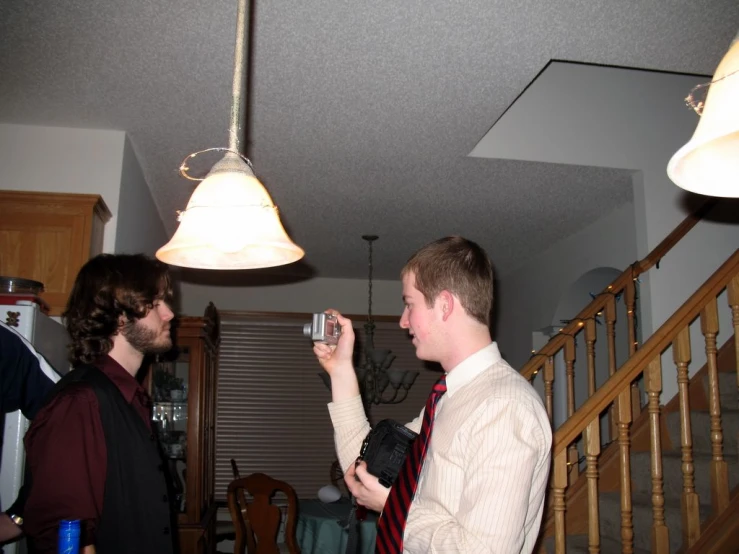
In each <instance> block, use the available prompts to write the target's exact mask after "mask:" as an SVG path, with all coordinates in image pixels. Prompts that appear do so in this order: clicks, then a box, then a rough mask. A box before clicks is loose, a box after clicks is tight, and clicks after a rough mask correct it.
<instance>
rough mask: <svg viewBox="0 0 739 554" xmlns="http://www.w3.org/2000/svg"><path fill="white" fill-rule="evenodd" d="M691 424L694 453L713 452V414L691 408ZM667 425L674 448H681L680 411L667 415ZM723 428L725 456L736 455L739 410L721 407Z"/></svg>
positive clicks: (738, 434)
mask: <svg viewBox="0 0 739 554" xmlns="http://www.w3.org/2000/svg"><path fill="white" fill-rule="evenodd" d="M690 425H691V428H692V429H691V430H692V433H693V453H694V454H697V453H700V452H702V453H705V454H711V415H710V414H709V413H708V412H707V411H704V410H691V412H690ZM665 426H666V427H667V433H668V435H669V436H670V440H671V441H672V446H673V449H674V450H677V451H679V450H680V413H679V412H672V413H669V414H667V415H666V416H665ZM721 428H722V432H723V439H724V456H727V455H732V456H735V455H737V453H738V452H739V451H738V450H737V439H738V438H739V410H732V409H729V408H723V407H722V408H721Z"/></svg>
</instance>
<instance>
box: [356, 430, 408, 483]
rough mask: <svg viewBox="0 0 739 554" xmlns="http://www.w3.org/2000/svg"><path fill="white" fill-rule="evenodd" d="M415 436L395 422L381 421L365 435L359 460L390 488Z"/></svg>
mask: <svg viewBox="0 0 739 554" xmlns="http://www.w3.org/2000/svg"><path fill="white" fill-rule="evenodd" d="M417 436H418V433H414V432H413V431H411V430H410V429H408V428H407V427H405V426H404V425H401V424H400V423H398V422H397V421H394V420H392V419H383V420H382V421H380V422H378V423H377V425H375V426H374V428H373V429H371V430H370V432H369V433H368V434H367V437H366V438H365V439H364V443H363V444H362V450H361V452H360V454H359V458H360V460H364V461H365V462H366V463H367V471H368V472H370V473H371V474H372V475H374V476H375V477H377V478H378V479H379V480H380V483H381V484H382V485H383V486H384V487H387V488H390V487H391V486H392V485H393V483H394V482H395V479H397V477H398V473H400V470H401V468H402V467H403V461H404V460H405V457H406V455H407V454H408V452H409V451H410V449H411V445H412V444H413V441H414V440H415V439H416V437H417Z"/></svg>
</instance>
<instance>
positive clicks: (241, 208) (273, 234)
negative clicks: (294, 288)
mask: <svg viewBox="0 0 739 554" xmlns="http://www.w3.org/2000/svg"><path fill="white" fill-rule="evenodd" d="M246 11H247V10H246V0H238V5H237V14H236V49H235V53H234V75H233V99H232V104H231V121H230V127H229V142H228V148H209V149H207V150H202V151H200V152H195V153H194V154H190V155H189V156H187V157H186V158H185V160H184V161H183V162H182V165H181V166H180V173H181V174H182V176H183V177H185V178H187V179H191V180H200V179H194V178H192V177H190V175H188V173H187V170H188V169H189V168H188V167H187V161H188V160H189V159H191V158H194V157H195V156H197V155H198V154H201V153H203V152H211V151H221V152H225V153H226V154H225V155H224V156H223V159H221V160H220V161H219V162H217V163H216V164H215V165H214V166H213V168H212V169H211V170H210V172H209V173H208V175H207V176H206V178H205V179H203V180H202V182H201V183H200V184H199V185H198V186H197V188H196V189H195V191H194V192H193V193H192V196H191V197H190V201H189V202H188V203H187V208H186V209H185V211H183V212H180V213H179V216H178V220H179V222H180V226H179V227H178V229H177V231H176V232H175V234H174V236H173V237H172V239H171V240H170V241H169V242H168V243H167V244H165V245H164V246H162V247H161V248H160V249H159V250H158V251H157V253H156V257H157V258H159V259H160V260H161V261H163V262H165V263H167V264H171V265H177V266H182V267H192V268H198V269H257V268H260V267H274V266H278V265H285V264H289V263H292V262H295V261H297V260H299V259H300V258H302V257H303V255H304V251H303V249H302V248H300V247H299V246H297V245H296V244H295V243H293V242H292V241H291V240H290V237H288V235H287V233H286V232H285V229H284V228H283V226H282V223H281V222H280V217H279V214H278V210H277V207H276V206H275V205H274V203H273V202H272V198H271V197H270V195H269V193H268V192H267V189H265V187H264V185H262V183H260V182H259V180H258V179H257V178H256V177H255V175H254V171H253V169H252V164H251V162H250V161H249V160H248V159H247V158H246V157H245V156H244V155H242V154H241V150H240V145H241V141H242V138H243V134H244V133H243V130H242V125H243V127H246V124H245V122H243V121H242V111H243V108H244V104H245V102H244V80H245V68H246V56H245V50H246V40H245V31H246ZM250 36H251V34H250Z"/></svg>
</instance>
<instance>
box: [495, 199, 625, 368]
mask: <svg viewBox="0 0 739 554" xmlns="http://www.w3.org/2000/svg"><path fill="white" fill-rule="evenodd" d="M635 235H636V231H635V226H634V209H633V205H631V204H625V205H623V206H621V207H620V208H618V209H616V210H614V211H613V212H612V213H610V214H609V215H607V216H606V217H604V218H602V219H600V220H598V221H596V222H595V223H593V224H592V225H590V226H588V227H586V228H585V229H582V230H581V231H579V232H577V233H576V234H574V235H572V236H570V237H568V238H566V239H563V240H561V241H559V242H558V243H557V244H555V245H554V246H553V247H552V248H550V249H549V250H548V251H547V252H545V253H543V254H541V255H539V256H537V257H535V258H534V259H532V260H530V261H529V262H527V263H526V264H525V265H524V266H523V267H521V268H519V269H518V270H516V271H514V272H513V273H509V274H506V275H502V276H500V277H499V283H498V292H497V293H496V295H495V302H497V303H498V310H497V324H496V340H497V341H498V342H499V344H500V348H501V350H502V352H503V354H504V356H505V357H506V359H507V360H508V363H510V364H511V365H512V366H513V367H515V368H520V367H521V366H522V365H523V364H524V363H525V362H526V361H527V360H528V359H529V356H530V354H531V348H532V346H531V333H532V332H533V331H535V330H538V329H541V328H543V327H547V326H549V325H551V324H552V321H553V318H554V317H555V311H556V309H557V306H558V304H559V302H560V299H561V298H562V297H563V295H564V293H565V291H566V290H567V289H569V287H570V286H571V285H572V284H573V283H574V282H575V281H576V280H577V279H578V278H579V277H580V276H582V275H583V274H585V273H586V272H588V271H590V270H591V269H594V268H597V267H615V268H621V269H625V268H626V267H627V266H628V265H629V264H631V263H633V262H634V261H635V260H636V259H637V258H636V238H635ZM593 292H600V291H593ZM584 307H585V305H584V304H583V306H581V308H584ZM574 315H576V313H573V314H570V316H571V317H572V316H574Z"/></svg>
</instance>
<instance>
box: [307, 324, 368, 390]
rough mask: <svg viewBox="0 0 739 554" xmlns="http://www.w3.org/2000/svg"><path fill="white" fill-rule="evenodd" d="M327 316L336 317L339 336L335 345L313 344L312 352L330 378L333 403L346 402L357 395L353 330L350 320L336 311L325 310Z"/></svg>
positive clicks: (357, 384)
mask: <svg viewBox="0 0 739 554" xmlns="http://www.w3.org/2000/svg"><path fill="white" fill-rule="evenodd" d="M326 313H327V314H333V315H335V316H336V319H337V321H338V322H339V325H341V335H340V336H339V341H338V343H337V344H334V345H329V344H324V343H321V342H315V343H313V352H314V353H315V355H316V358H318V362H319V363H320V364H321V367H322V368H323V369H324V370H325V371H326V373H328V374H329V376H330V377H331V396H332V398H333V400H334V402H337V401H340V400H346V399H347V398H352V397H354V396H358V395H359V383H357V374H356V373H354V365H353V364H352V357H353V356H354V328H353V327H352V322H351V320H350V319H347V318H345V317H344V316H342V315H341V314H340V313H339V312H337V311H336V310H326Z"/></svg>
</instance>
